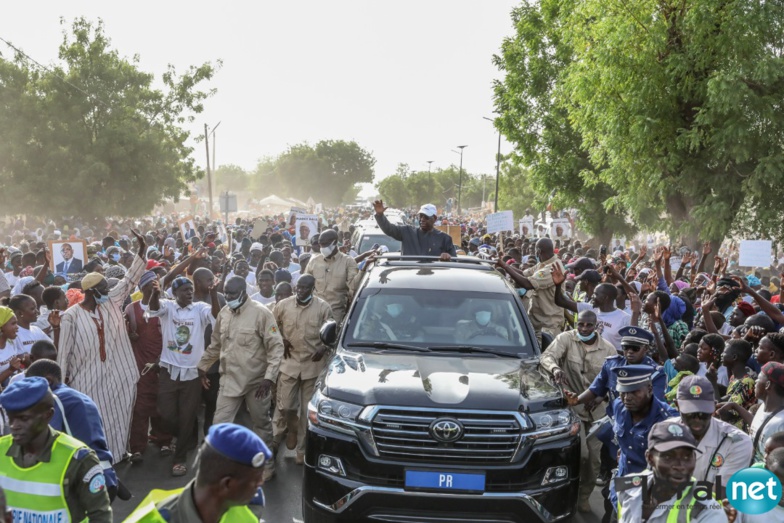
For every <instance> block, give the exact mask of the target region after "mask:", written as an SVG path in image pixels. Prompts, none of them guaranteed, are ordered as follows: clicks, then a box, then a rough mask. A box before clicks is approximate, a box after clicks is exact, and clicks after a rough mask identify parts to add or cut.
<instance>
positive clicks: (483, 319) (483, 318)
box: [475, 311, 491, 327]
mask: <svg viewBox="0 0 784 523" xmlns="http://www.w3.org/2000/svg"><path fill="white" fill-rule="evenodd" d="M490 316H491V314H490V311H479V312H477V313H476V315H475V317H476V322H477V323H478V324H479V325H481V326H482V327H484V326H485V325H487V324H488V323H490Z"/></svg>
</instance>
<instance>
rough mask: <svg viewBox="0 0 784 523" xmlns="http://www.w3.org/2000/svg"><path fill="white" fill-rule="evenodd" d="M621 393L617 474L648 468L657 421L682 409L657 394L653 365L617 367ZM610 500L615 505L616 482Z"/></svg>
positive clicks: (616, 413) (616, 419) (615, 411)
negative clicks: (652, 370)
mask: <svg viewBox="0 0 784 523" xmlns="http://www.w3.org/2000/svg"><path fill="white" fill-rule="evenodd" d="M613 373H615V375H616V389H617V391H618V394H619V397H618V398H616V399H615V401H613V403H612V419H613V432H614V433H615V440H616V441H617V442H618V448H619V451H618V472H617V474H616V476H617V477H620V476H625V475H627V474H632V473H635V472H641V471H643V470H644V469H645V467H646V465H647V462H646V458H645V451H646V450H647V449H648V433H649V432H650V430H651V427H653V426H654V425H655V424H656V423H658V422H660V421H664V420H666V419H668V418H673V417H675V416H677V415H678V411H676V410H675V409H673V408H672V407H670V406H669V405H668V404H667V403H666V402H664V401H662V400H660V399H659V398H657V397H655V396H654V395H653V384H652V383H651V375H652V373H651V367H649V366H648V365H625V366H622V367H614V368H613ZM610 501H611V502H612V505H613V507H615V505H616V502H617V499H616V494H615V483H614V482H611V483H610Z"/></svg>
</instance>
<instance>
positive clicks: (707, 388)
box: [676, 376, 716, 414]
mask: <svg viewBox="0 0 784 523" xmlns="http://www.w3.org/2000/svg"><path fill="white" fill-rule="evenodd" d="M713 397H714V396H713V385H712V384H711V382H710V381H708V378H705V377H703V376H686V377H684V378H683V379H682V380H681V382H680V383H679V384H678V393H677V396H676V398H677V400H678V410H680V411H681V412H682V413H683V414H696V413H698V412H703V413H705V414H713V412H714V411H715V410H716V402H715V401H714V399H713Z"/></svg>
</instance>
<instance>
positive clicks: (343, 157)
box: [251, 140, 376, 205]
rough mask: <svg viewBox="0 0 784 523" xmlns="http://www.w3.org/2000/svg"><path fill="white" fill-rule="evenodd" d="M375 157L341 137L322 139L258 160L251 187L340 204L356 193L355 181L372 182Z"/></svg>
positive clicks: (258, 192) (280, 194)
mask: <svg viewBox="0 0 784 523" xmlns="http://www.w3.org/2000/svg"><path fill="white" fill-rule="evenodd" d="M375 164H376V159H375V158H374V157H373V155H372V154H371V153H370V152H368V151H366V150H365V149H363V148H361V147H360V146H359V145H357V143H356V142H353V141H351V142H347V141H344V140H322V141H320V142H318V143H317V144H316V145H310V144H307V143H302V144H298V145H294V146H291V147H289V149H288V150H287V151H285V152H284V153H282V154H281V155H279V156H278V157H277V158H274V159H271V158H265V159H263V160H262V161H260V162H259V165H258V166H257V168H256V172H255V173H254V174H253V178H254V180H253V181H252V182H251V187H252V188H253V189H254V190H255V191H256V194H257V195H260V196H262V197H263V196H267V195H269V194H272V193H273V192H274V193H277V194H278V196H283V197H293V198H297V199H299V200H302V201H306V200H307V199H308V198H309V197H312V198H313V199H314V200H316V201H318V202H322V203H324V204H325V205H339V204H340V203H344V198H345V197H347V196H352V200H350V201H353V199H354V198H356V194H358V192H359V188H358V187H357V184H359V183H371V182H372V181H373V176H374V166H375Z"/></svg>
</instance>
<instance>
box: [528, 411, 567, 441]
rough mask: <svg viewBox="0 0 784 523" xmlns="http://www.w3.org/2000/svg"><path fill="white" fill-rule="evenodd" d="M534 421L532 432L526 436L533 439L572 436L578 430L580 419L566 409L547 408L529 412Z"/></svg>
mask: <svg viewBox="0 0 784 523" xmlns="http://www.w3.org/2000/svg"><path fill="white" fill-rule="evenodd" d="M529 416H530V417H531V421H533V422H534V425H535V428H534V430H533V432H530V433H528V434H526V437H527V438H529V439H533V440H537V441H539V440H544V439H549V438H554V437H562V436H565V435H567V434H568V435H569V436H574V435H575V434H579V432H580V421H579V420H578V419H576V418H575V417H574V415H573V414H572V412H571V411H569V410H568V409H559V410H548V411H545V412H537V413H535V414H529Z"/></svg>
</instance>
